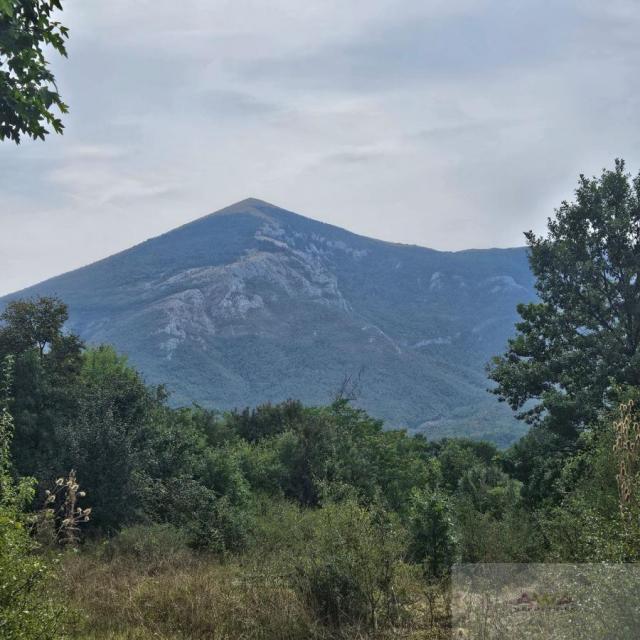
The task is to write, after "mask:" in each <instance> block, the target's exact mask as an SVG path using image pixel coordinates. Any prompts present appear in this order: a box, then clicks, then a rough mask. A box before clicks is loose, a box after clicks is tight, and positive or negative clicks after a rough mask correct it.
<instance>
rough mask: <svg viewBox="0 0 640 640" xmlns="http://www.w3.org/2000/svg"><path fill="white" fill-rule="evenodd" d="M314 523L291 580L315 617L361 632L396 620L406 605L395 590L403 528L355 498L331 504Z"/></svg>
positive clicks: (384, 514) (317, 516)
mask: <svg viewBox="0 0 640 640" xmlns="http://www.w3.org/2000/svg"><path fill="white" fill-rule="evenodd" d="M315 518H316V522H315V526H314V527H313V528H312V529H311V530H310V534H311V535H310V537H309V539H308V540H307V544H306V548H305V549H304V550H302V552H301V553H300V554H299V555H298V556H297V557H296V558H295V560H294V570H293V578H292V580H293V586H294V588H295V589H296V590H297V591H298V593H299V594H300V595H301V596H302V598H303V600H304V602H305V603H306V605H307V607H308V608H309V610H310V612H311V613H312V615H313V616H314V618H316V619H318V620H319V621H321V622H322V623H323V624H324V625H327V626H333V627H354V628H361V629H376V628H378V627H382V626H385V625H387V624H391V623H393V622H394V621H396V620H397V619H398V617H399V616H400V615H401V612H402V607H403V604H404V603H403V599H402V595H401V590H399V589H397V588H396V587H397V586H398V579H399V576H400V574H401V572H402V567H403V564H402V560H401V558H402V552H403V541H404V536H403V532H402V531H401V529H400V528H399V526H398V524H397V523H396V522H395V521H394V520H393V519H392V518H390V517H389V516H388V514H386V513H384V512H383V511H381V510H377V509H373V510H372V509H365V508H364V507H362V506H360V505H358V504H357V502H355V501H354V500H353V499H349V500H346V501H345V502H342V503H331V504H328V505H326V506H324V507H322V508H321V509H320V510H318V512H317V513H316V514H315Z"/></svg>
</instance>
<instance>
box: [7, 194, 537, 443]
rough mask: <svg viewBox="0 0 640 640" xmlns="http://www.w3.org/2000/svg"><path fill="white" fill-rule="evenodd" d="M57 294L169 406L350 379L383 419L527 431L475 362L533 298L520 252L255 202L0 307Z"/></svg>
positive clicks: (505, 433)
mask: <svg viewBox="0 0 640 640" xmlns="http://www.w3.org/2000/svg"><path fill="white" fill-rule="evenodd" d="M53 294H55V295H57V296H59V297H61V298H62V299H63V300H65V301H66V302H67V303H68V305H69V308H70V313H71V317H70V322H69V325H70V328H71V329H72V330H73V331H75V332H77V333H79V334H80V335H81V336H82V337H83V338H84V339H85V340H86V341H87V342H88V343H94V344H95V343H101V342H107V343H111V344H114V345H115V346H116V347H117V349H118V350H120V351H121V352H124V353H126V354H127V355H128V356H129V358H130V360H131V361H132V362H133V363H134V364H135V365H136V366H137V367H138V368H140V370H141V371H143V373H144V374H145V376H146V378H147V380H148V381H149V382H154V383H160V382H163V383H166V384H167V386H168V388H169V390H170V391H171V392H172V402H174V403H175V404H190V403H192V402H197V403H198V404H201V405H204V406H209V407H216V408H220V409H228V408H233V407H243V406H246V405H256V404H259V403H262V402H266V401H278V400H283V399H286V398H289V397H292V398H300V399H301V400H303V401H304V402H306V403H326V402H327V401H328V400H330V399H331V398H332V396H334V394H335V393H336V391H337V390H338V389H339V388H340V385H341V383H342V381H343V380H344V378H345V376H351V377H352V380H356V379H358V380H359V384H358V387H359V390H360V394H359V396H358V398H357V400H356V402H357V403H358V404H360V405H361V406H363V407H364V408H366V409H367V410H369V411H370V412H371V413H372V414H373V415H375V416H378V417H381V418H384V419H385V421H386V422H387V424H389V425H390V426H405V427H407V428H409V429H410V430H412V431H423V432H425V433H426V434H427V435H428V436H430V437H439V436H442V435H470V436H473V437H485V438H489V439H492V440H494V441H496V442H497V443H499V444H501V445H505V444H508V443H509V442H511V441H513V440H514V439H515V438H517V437H519V436H520V435H521V434H522V433H523V430H524V427H523V426H522V425H521V424H519V423H517V422H516V421H515V420H513V418H512V416H511V413H510V411H509V410H508V408H506V407H505V406H503V405H501V404H499V403H498V402H497V400H496V398H495V397H494V396H492V395H491V394H489V393H487V391H486V389H487V386H488V381H487V379H486V375H485V371H484V367H485V364H486V362H487V361H488V360H489V359H490V357H491V356H492V355H495V354H497V353H500V352H502V351H503V349H504V347H505V344H506V340H507V338H508V337H509V336H510V335H511V334H512V333H513V325H514V322H515V320H516V318H517V315H516V310H515V308H516V304H517V303H519V302H525V301H529V300H532V299H534V297H535V293H534V289H533V278H532V275H531V273H530V271H529V267H528V263H527V257H526V250H525V249H524V248H516V249H488V250H469V251H459V252H442V251H434V250H432V249H426V248H422V247H417V246H408V245H400V244H393V243H389V242H382V241H379V240H373V239H370V238H366V237H363V236H358V235H355V234H353V233H350V232H348V231H346V230H344V229H340V228H338V227H334V226H331V225H328V224H324V223H321V222H317V221H315V220H311V219H309V218H305V217H303V216H300V215H297V214H295V213H291V212H289V211H285V210H284V209H280V208H278V207H275V206H273V205H270V204H268V203H266V202H263V201H260V200H256V199H248V200H243V201H242V202H239V203H237V204H235V205H232V206H230V207H227V208H226V209H222V210H221V211H218V212H216V213H213V214H211V215H208V216H206V217H204V218H201V219H199V220H196V221H195V222H192V223H190V224H187V225H185V226H182V227H180V228H178V229H175V230H173V231H171V232H169V233H166V234H164V235H161V236H159V237H157V238H153V239H151V240H147V241H146V242H143V243H142V244H139V245H137V246H135V247H133V248H131V249H129V250H127V251H123V252H122V253H118V254H116V255H114V256H111V257H109V258H106V259H104V260H101V261H99V262H96V263H94V264H91V265H89V266H87V267H84V268H82V269H78V270H76V271H72V272H70V273H66V274H64V275H61V276H58V277H56V278H53V279H51V280H47V281H46V282H43V283H41V284H38V285H35V286H33V287H30V288H29V289H26V290H24V291H20V292H18V293H15V294H12V295H11V296H7V297H5V298H4V303H6V302H7V300H9V299H13V298H17V297H25V296H34V295H53ZM1 302H2V301H0V303H1Z"/></svg>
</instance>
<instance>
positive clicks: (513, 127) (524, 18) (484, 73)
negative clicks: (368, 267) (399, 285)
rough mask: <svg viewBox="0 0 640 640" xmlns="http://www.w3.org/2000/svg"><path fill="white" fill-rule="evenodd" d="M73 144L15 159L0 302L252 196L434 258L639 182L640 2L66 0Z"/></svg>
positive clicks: (4, 205)
mask: <svg viewBox="0 0 640 640" xmlns="http://www.w3.org/2000/svg"><path fill="white" fill-rule="evenodd" d="M65 5H66V6H65V11H64V14H63V19H64V21H65V22H66V23H67V24H68V25H69V26H70V28H71V40H70V43H69V59H68V60H56V61H55V63H54V70H55V72H56V74H57V77H58V80H59V87H60V90H61V92H62V93H63V95H64V98H65V100H66V101H67V102H68V103H69V104H70V106H71V113H70V115H69V116H68V117H67V118H66V127H67V128H66V133H65V135H64V136H63V137H57V138H53V137H52V138H49V139H48V140H47V141H46V142H45V143H25V144H23V145H21V146H20V147H17V148H16V147H13V146H10V145H8V144H3V145H2V146H1V147H0V186H1V189H0V218H1V220H0V223H1V226H0V293H6V292H9V291H12V290H16V289H18V288H20V287H23V286H26V285H28V284H31V283H34V282H37V281H38V280H40V279H43V278H45V277H49V276H52V275H55V274H57V273H60V272H62V271H65V270H69V269H72V268H75V267H78V266H81V265H83V264H86V263H87V262H90V261H92V260H95V259H98V258H100V257H103V256H105V255H108V254H110V253H113V252H115V251H117V250H120V249H124V248H126V247H128V246H130V245H131V244H133V243H135V242H139V241H141V240H144V239H145V238H148V237H150V236H153V235H157V234H158V233H161V232H163V231H166V230H168V229H170V228H172V227H174V226H177V225H179V224H183V223H185V222H187V221H189V220H191V219H194V218H197V217H199V216H201V215H204V214H206V213H209V212H211V211H213V210H215V209H218V208H221V207H223V206H225V205H227V204H229V203H231V202H234V201H237V200H241V199H243V198H245V197H248V196H255V197H259V198H263V199H265V200H269V201H271V202H273V203H274V204H278V205H280V206H284V207H286V208H289V209H292V210H295V211H298V212H300V213H304V214H306V215H309V216H311V217H315V218H318V219H321V220H324V221H326V222H330V223H333V224H337V225H340V226H344V227H347V228H349V229H352V230H354V231H357V232H359V233H363V234H366V235H371V236H375V237H379V238H383V239H388V240H393V241H399V242H410V243H416V244H422V245H426V246H431V247H434V248H438V249H461V248H467V247H488V246H513V245H517V244H522V231H523V230H526V229H530V228H533V229H536V230H538V231H542V229H543V228H544V222H545V220H546V217H547V216H548V215H550V214H551V213H552V212H553V207H554V206H556V205H557V204H558V203H559V202H560V200H562V199H563V198H570V197H571V193H572V190H573V188H574V186H575V183H576V177H577V175H578V173H580V172H584V173H597V172H599V170H600V169H601V168H602V167H603V166H605V165H611V164H612V161H613V158H614V157H616V156H622V157H625V158H627V159H628V161H629V163H630V167H631V168H632V169H635V168H637V166H638V155H639V150H640V120H639V119H638V117H637V114H638V113H640V86H639V84H640V81H639V79H638V78H639V77H640V76H639V75H638V72H637V70H638V68H640V40H639V39H638V38H637V34H638V33H639V32H640V5H638V3H637V2H636V1H635V0H609V1H608V2H606V3H602V2H598V1H596V0H548V1H545V0H536V1H533V0H529V1H527V0H514V1H513V2H508V3H507V2H502V1H498V0H492V1H490V0H457V1H455V2H451V1H449V2H444V1H440V0H432V1H429V0H402V1H401V2H398V0H366V1H365V0H351V1H349V2H344V0H343V1H341V2H338V1H337V0H323V1H322V2H320V1H318V2H316V1H315V0H310V1H309V2H304V3H301V2H299V1H298V0H271V1H270V2H265V1H264V0H260V1H258V0H184V1H183V2H180V3H175V2H169V1H168V0H167V1H165V0H160V1H158V0H154V1H151V0H138V1H137V2H135V3H132V2H129V1H125V0H111V1H110V2H99V1H98V0H67V2H66V3H65Z"/></svg>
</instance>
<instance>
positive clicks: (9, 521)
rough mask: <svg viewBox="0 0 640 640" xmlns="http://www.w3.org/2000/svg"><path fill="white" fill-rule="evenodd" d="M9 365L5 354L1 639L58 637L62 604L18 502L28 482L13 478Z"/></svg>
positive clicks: (0, 381) (27, 493)
mask: <svg viewBox="0 0 640 640" xmlns="http://www.w3.org/2000/svg"><path fill="white" fill-rule="evenodd" d="M12 368H13V360H12V358H11V357H6V358H5V359H4V361H3V362H2V367H1V372H0V373H1V375H0V585H2V588H0V630H1V631H2V638H3V639H5V640H32V639H35V638H39V639H42V640H53V639H54V638H58V637H60V626H61V622H62V615H63V614H64V610H63V609H62V608H61V607H59V606H58V605H57V604H56V601H55V599H54V598H53V597H52V596H51V594H50V592H49V590H48V584H47V582H48V576H49V573H50V571H49V568H48V567H47V565H46V564H45V562H44V561H43V560H42V559H41V558H40V557H38V556H37V555H35V554H34V550H35V545H34V542H33V540H32V539H31V537H30V536H29V533H28V528H27V516H26V514H25V513H24V506H25V505H26V504H27V503H29V502H30V501H31V499H32V497H33V484H34V483H33V481H32V480H31V479H30V478H23V479H21V480H19V481H17V482H16V481H15V480H14V478H13V468H12V462H11V457H10V448H11V447H10V445H11V439H12V437H13V419H12V416H11V413H10V412H9V393H10V388H11V377H12Z"/></svg>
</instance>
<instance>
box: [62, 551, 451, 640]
mask: <svg viewBox="0 0 640 640" xmlns="http://www.w3.org/2000/svg"><path fill="white" fill-rule="evenodd" d="M279 571H280V568H279V565H278V563H277V562H274V561H273V559H268V558H267V559H265V558H259V557H243V558H234V559H231V560H230V561H228V562H224V563H221V562H220V561H219V560H218V559H216V558H214V557H207V556H201V555H196V554H193V553H186V554H185V553H177V554H174V555H173V556H171V557H165V558H162V559H160V558H159V559H157V560H154V561H151V562H149V561H142V560H140V559H134V558H131V557H130V556H129V557H128V556H124V555H123V556H116V557H113V558H111V559H106V558H104V557H102V556H101V554H100V553H99V552H97V551H95V550H94V551H89V552H81V553H76V554H73V553H69V554H68V555H66V556H65V558H64V559H63V562H62V572H61V580H62V589H63V590H64V592H65V594H66V599H67V601H68V604H69V605H70V608H71V609H73V610H76V611H78V612H80V615H79V616H78V619H77V621H76V622H75V624H74V628H73V629H72V632H71V637H72V638H74V639H77V640H125V639H126V640H152V639H153V640H187V639H189V640H204V639H206V640H333V639H341V640H342V639H344V640H346V639H347V638H349V639H350V640H367V639H369V638H378V639H384V640H387V639H391V638H404V639H408V640H418V639H425V640H427V639H432V640H435V639H437V638H444V637H448V636H447V635H445V633H444V630H442V629H441V630H438V629H436V628H432V626H431V624H430V622H429V616H428V613H427V603H426V598H425V596H424V593H423V592H422V589H421V587H420V585H419V584H417V583H416V584H414V585H413V588H414V593H413V604H412V605H411V607H409V608H408V610H407V611H408V615H407V616H405V618H404V619H403V621H402V625H401V626H400V627H398V628H391V629H389V628H387V629H384V630H379V631H378V632H372V631H367V630H365V629H358V628H342V629H335V628H327V627H324V626H323V625H321V624H320V623H319V622H318V621H316V620H314V618H313V615H312V614H311V613H310V611H309V610H308V609H307V607H306V606H305V604H304V602H303V600H302V598H301V597H300V595H299V594H298V593H297V592H296V591H294V590H293V589H292V588H290V587H289V585H288V584H287V580H286V577H283V576H282V575H280V574H279Z"/></svg>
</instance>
